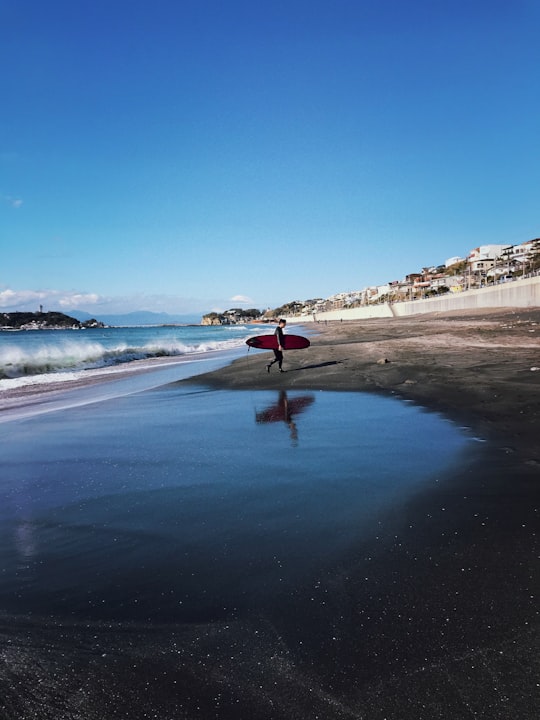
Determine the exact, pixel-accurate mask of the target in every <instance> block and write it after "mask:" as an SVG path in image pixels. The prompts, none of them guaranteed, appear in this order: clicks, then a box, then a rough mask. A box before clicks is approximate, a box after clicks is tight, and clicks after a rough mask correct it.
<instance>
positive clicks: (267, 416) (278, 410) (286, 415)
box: [255, 390, 315, 445]
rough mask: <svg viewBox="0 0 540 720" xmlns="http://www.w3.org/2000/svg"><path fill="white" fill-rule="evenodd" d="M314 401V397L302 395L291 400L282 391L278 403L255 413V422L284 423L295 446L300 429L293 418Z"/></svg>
mask: <svg viewBox="0 0 540 720" xmlns="http://www.w3.org/2000/svg"><path fill="white" fill-rule="evenodd" d="M314 400H315V398H314V396H313V395H301V396H299V397H294V398H291V399H289V398H288V397H287V393H286V392H285V390H281V391H280V393H279V398H278V401H277V403H275V404H274V405H270V406H269V407H267V408H266V409H265V410H262V411H261V412H257V413H255V421H256V422H258V423H271V422H279V421H282V422H284V423H285V424H286V425H287V426H288V428H289V432H290V435H291V441H292V443H293V445H296V444H297V443H298V428H297V427H296V423H295V421H294V420H293V417H294V415H298V414H299V413H301V412H303V411H304V410H305V409H306V408H308V407H309V406H310V405H311V403H312V402H313V401H314Z"/></svg>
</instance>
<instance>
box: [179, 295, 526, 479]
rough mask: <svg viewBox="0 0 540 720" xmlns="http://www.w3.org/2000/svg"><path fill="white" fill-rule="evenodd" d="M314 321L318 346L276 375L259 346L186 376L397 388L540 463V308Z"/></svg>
mask: <svg viewBox="0 0 540 720" xmlns="http://www.w3.org/2000/svg"><path fill="white" fill-rule="evenodd" d="M291 327H292V323H291ZM315 328H316V330H317V334H315V335H310V337H311V339H312V344H311V347H309V348H308V349H307V350H302V351H290V352H289V353H287V351H285V359H284V369H285V371H286V372H285V373H283V374H279V373H277V372H273V373H270V374H267V373H266V372H265V364H266V362H267V359H268V358H269V357H271V355H270V354H269V353H267V352H263V351H256V350H255V351H252V352H250V353H249V355H248V357H247V358H241V359H239V360H236V361H234V362H233V363H232V364H231V365H228V366H226V367H224V368H221V369H219V370H217V371H215V372H211V373H205V374H203V375H199V376H198V377H196V378H187V379H186V380H184V381H183V382H190V383H197V384H206V385H209V386H213V387H220V388H230V389H235V388H237V389H295V388H297V389H303V390H308V389H309V390H342V391H363V392H377V393H383V394H390V395H394V396H396V397H400V398H403V399H404V400H410V401H413V402H415V403H417V404H418V405H421V406H424V407H426V408H428V409H430V410H435V411H437V412H440V413H441V414H443V415H445V416H446V417H448V418H449V419H451V420H453V421H455V422H456V423H458V424H462V425H470V426H472V427H473V428H474V430H475V431H476V432H478V433H479V434H480V435H482V436H483V437H484V438H485V439H486V440H488V441H490V442H493V443H495V444H497V445H500V446H501V447H502V448H503V449H506V450H507V451H508V452H509V453H516V459H517V457H519V458H520V459H521V460H522V461H523V462H524V463H525V464H527V465H529V466H530V467H532V468H534V469H536V471H538V468H540V443H539V441H538V438H539V437H540V428H539V418H540V308H534V309H513V308H501V309H498V310H477V311H470V312H455V313H449V314H444V315H439V314H435V315H424V316H421V317H419V316H415V317H410V318H397V319H388V318H381V319H378V318H374V319H369V320H354V321H347V322H343V323H342V322H339V321H336V322H330V323H325V324H322V323H321V324H317V325H316V326H315ZM315 328H314V329H315ZM288 330H289V332H290V329H289V328H288Z"/></svg>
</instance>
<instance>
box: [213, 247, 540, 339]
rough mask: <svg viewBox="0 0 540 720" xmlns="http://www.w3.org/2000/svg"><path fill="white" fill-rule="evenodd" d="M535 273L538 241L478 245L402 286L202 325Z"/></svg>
mask: <svg viewBox="0 0 540 720" xmlns="http://www.w3.org/2000/svg"><path fill="white" fill-rule="evenodd" d="M539 271H540V238H535V239H534V240H529V241H527V242H523V243H521V244H519V245H500V244H491V245H480V246H479V247H477V248H474V249H473V250H471V251H470V253H469V254H468V256H467V257H466V258H462V257H451V258H449V259H448V260H446V261H445V262H444V263H443V264H441V265H437V266H432V267H425V268H422V269H421V270H420V271H419V272H413V273H410V274H408V275H405V277H404V278H403V279H402V280H392V281H390V282H387V283H384V284H382V285H373V286H368V287H365V288H363V289H362V290H353V291H345V292H338V293H336V294H335V295H332V296H330V297H328V298H324V299H323V298H315V299H311V300H294V301H291V302H288V303H286V304H284V305H282V306H280V307H278V308H272V309H270V308H268V309H266V310H263V311H261V310H257V309H255V308H252V309H249V310H245V309H242V308H231V309H229V310H226V311H224V312H223V313H216V312H212V313H208V314H206V315H204V317H203V319H202V321H201V324H202V325H232V324H237V323H247V322H270V321H272V320H274V319H275V318H276V317H279V316H281V315H287V316H300V317H303V316H313V315H316V314H317V313H322V312H328V311H330V310H341V309H348V308H354V307H361V306H366V305H375V304H378V303H396V302H405V301H410V300H422V299H425V298H428V297H433V296H436V295H443V294H445V293H460V292H464V291H466V290H471V289H478V288H482V287H487V286H492V285H494V284H496V283H504V282H512V281H514V280H517V279H519V278H522V277H529V276H531V275H537V274H538V273H539Z"/></svg>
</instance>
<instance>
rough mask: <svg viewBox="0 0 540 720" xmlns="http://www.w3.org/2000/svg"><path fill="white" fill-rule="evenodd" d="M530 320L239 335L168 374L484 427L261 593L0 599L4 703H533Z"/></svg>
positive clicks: (215, 709) (316, 706) (224, 713)
mask: <svg viewBox="0 0 540 720" xmlns="http://www.w3.org/2000/svg"><path fill="white" fill-rule="evenodd" d="M539 328H540V310H530V311H521V310H520V311H515V312H513V311H498V312H476V313H471V314H468V315H463V314H459V315H454V316H445V317H427V316H425V317H420V318H411V319H399V320H390V321H389V320H386V319H385V320H370V321H363V322H353V323H335V324H328V325H317V326H314V327H313V331H314V332H316V333H317V334H316V335H313V337H312V346H311V348H309V349H308V350H305V351H298V352H295V353H293V352H291V353H290V354H286V356H285V365H284V367H285V369H286V370H287V372H286V373H284V374H279V373H277V372H272V373H270V374H268V373H266V370H265V362H266V359H267V357H268V354H266V353H262V352H259V351H250V353H249V354H248V355H246V357H244V358H241V359H240V360H237V361H235V363H233V364H232V365H231V366H229V367H226V368H223V369H220V370H217V371H215V372H212V373H210V374H206V375H200V376H198V377H197V378H195V379H192V380H183V381H181V382H182V383H194V384H197V385H199V386H200V385H201V384H204V385H206V386H208V387H210V388H212V387H214V388H265V389H272V388H275V389H277V388H285V389H310V390H343V391H345V390H347V391H349V390H365V391H370V392H377V393H384V394H388V393H391V394H394V395H396V396H398V397H401V398H403V399H407V400H411V401H413V402H415V403H418V404H419V405H421V406H425V407H427V408H430V409H434V410H438V411H440V412H442V413H444V414H445V415H446V416H447V417H449V418H450V419H452V420H454V421H456V422H457V423H459V424H461V425H467V426H469V427H471V428H472V429H473V431H474V433H475V434H476V435H477V436H478V438H479V439H481V440H484V441H485V442H479V443H478V444H477V446H476V448H475V450H474V451H473V452H471V455H470V458H469V459H468V461H467V462H466V464H465V465H464V466H463V467H461V468H460V469H459V471H458V472H456V473H454V474H453V475H451V476H444V477H442V476H441V478H440V481H439V482H438V483H436V484H435V485H434V486H433V487H431V488H430V489H424V490H422V491H421V492H419V493H417V494H416V495H414V496H413V497H412V498H410V500H408V501H407V502H406V503H405V504H404V506H401V507H399V508H396V509H395V510H394V511H389V512H388V513H387V515H386V516H385V518H384V521H381V522H380V523H379V526H378V528H377V529H376V530H374V531H373V533H371V534H369V535H368V536H366V537H365V539H364V540H363V542H362V544H361V545H358V544H356V545H355V546H354V547H351V548H350V551H349V552H348V553H346V554H345V555H344V556H343V558H342V560H341V562H340V563H339V566H337V567H334V568H332V569H331V570H329V571H326V572H325V573H324V574H322V575H321V576H320V577H317V578H316V581H314V582H313V583H309V584H303V585H299V587H298V588H297V590H296V592H295V593H294V595H293V596H292V597H291V596H290V595H287V596H285V595H284V596H283V597H282V598H279V597H278V598H277V600H276V601H275V602H274V603H273V604H272V605H271V606H270V607H268V608H267V609H266V610H265V612H264V613H260V614H256V615H249V614H247V615H242V616H239V617H230V618H229V619H227V620H223V621H216V622H212V623H201V622H193V623H184V624H168V625H166V624H163V625H155V624H149V623H147V624H145V623H140V624H137V623H133V624H129V625H128V624H122V625H120V624H115V623H87V624H84V625H82V624H80V623H76V622H71V623H70V622H69V620H67V619H66V620H64V621H60V620H55V619H53V618H51V619H50V620H49V621H47V620H45V621H44V620H43V619H42V618H40V619H36V620H33V619H32V618H31V617H24V618H23V617H21V618H13V617H9V618H3V619H2V620H1V622H0V647H1V649H2V652H1V654H0V718H2V720H3V719H4V718H6V720H7V718H9V719H10V720H18V719H22V718H25V719H26V718H40V719H41V718H48V717H51V718H52V717H54V718H81V720H82V719H87V718H96V719H97V718H104V717H106V718H112V719H115V718H128V717H129V718H137V719H138V718H141V719H142V718H150V717H153V718H158V719H162V720H166V719H167V720H168V719H171V720H172V719H173V718H174V719H175V720H176V718H188V719H190V720H191V718H193V719H195V718H204V719H206V718H220V719H224V718H231V719H232V718H235V720H243V719H246V720H247V719H248V718H249V719H250V720H258V719H265V720H266V719H268V720H270V719H273V720H275V719H277V720H279V719H280V718H283V720H292V719H293V718H294V719H296V718H302V719H304V718H321V719H329V720H334V719H336V720H337V719H338V718H339V719H341V718H343V719H353V718H354V719H357V720H361V719H363V718H368V719H369V720H383V718H386V719H387V720H409V719H410V720H413V719H414V720H424V719H425V720H428V719H429V720H432V719H433V718H443V719H444V720H460V719H462V718H463V720H469V719H470V718H472V717H475V718H485V719H486V720H487V719H488V718H489V720H503V719H504V720H507V719H508V720H515V719H516V718H520V719H523V720H528V719H531V720H532V719H533V718H536V717H537V708H538V701H539V699H540V697H539V686H538V677H540V660H539V658H540V653H539V650H540V647H539V645H540V643H539V642H538V609H539V605H538V591H539V589H540V576H539V571H538V558H539V554H540V553H539V550H540V548H539V546H538V533H537V531H538V513H539V509H540V447H539V442H538V416H539V413H540V370H538V371H537V370H533V369H532V368H535V367H539V366H540V347H539V342H538V332H540V330H539ZM289 332H294V329H293V327H292V326H291V327H290V328H289ZM384 361H387V362H384ZM273 370H275V366H274V368H273ZM210 395H211V393H210ZM425 451H426V454H427V455H428V456H429V455H430V452H431V450H430V448H429V447H426V450H425ZM433 466H434V469H436V468H437V457H433ZM396 472H399V468H396ZM336 473H339V448H338V447H336Z"/></svg>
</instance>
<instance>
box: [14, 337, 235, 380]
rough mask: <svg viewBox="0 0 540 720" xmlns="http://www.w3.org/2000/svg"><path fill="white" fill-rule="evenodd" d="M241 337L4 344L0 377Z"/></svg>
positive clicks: (206, 348)
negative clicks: (132, 342) (198, 340)
mask: <svg viewBox="0 0 540 720" xmlns="http://www.w3.org/2000/svg"><path fill="white" fill-rule="evenodd" d="M242 344H243V340H242V339H239V338H235V339H230V340H208V341H205V342H201V343H194V344H185V343H182V342H180V341H174V340H171V341H164V340H160V341H159V342H148V343H145V344H143V345H129V344H128V343H119V344H117V345H116V346H114V347H106V346H105V345H103V344H101V343H99V342H82V343H81V342H69V341H68V342H65V343H61V344H57V345H53V344H47V345H45V346H42V347H39V348H35V349H33V350H29V349H23V348H20V347H17V346H15V345H8V346H7V347H3V348H2V349H1V350H0V380H1V379H13V378H21V377H28V376H35V375H42V374H50V373H65V372H77V371H83V370H95V369H98V368H107V367H113V366H117V365H123V364H125V363H130V362H133V361H135V360H151V359H153V358H165V357H180V356H184V355H196V354H202V353H207V352H212V351H219V350H232V349H234V348H237V347H240V346H241V345H242Z"/></svg>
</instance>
